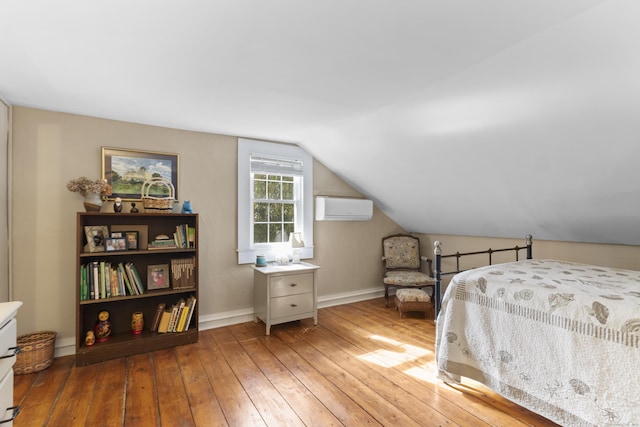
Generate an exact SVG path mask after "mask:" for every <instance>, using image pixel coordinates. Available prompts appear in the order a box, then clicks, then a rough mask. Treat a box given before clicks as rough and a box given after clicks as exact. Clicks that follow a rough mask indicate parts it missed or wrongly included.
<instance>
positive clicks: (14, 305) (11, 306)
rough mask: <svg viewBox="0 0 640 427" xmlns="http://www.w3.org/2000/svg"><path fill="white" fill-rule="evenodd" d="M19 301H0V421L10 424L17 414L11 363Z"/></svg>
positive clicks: (15, 351)
mask: <svg viewBox="0 0 640 427" xmlns="http://www.w3.org/2000/svg"><path fill="white" fill-rule="evenodd" d="M20 306H22V303H21V302H20V301H13V302H3V303H0V423H2V425H3V426H12V425H13V421H12V420H13V419H14V418H15V417H16V415H17V414H18V408H16V407H14V406H13V365H14V364H15V363H16V354H17V350H16V340H17V336H16V331H17V326H16V325H17V323H16V314H17V313H18V309H19V308H20Z"/></svg>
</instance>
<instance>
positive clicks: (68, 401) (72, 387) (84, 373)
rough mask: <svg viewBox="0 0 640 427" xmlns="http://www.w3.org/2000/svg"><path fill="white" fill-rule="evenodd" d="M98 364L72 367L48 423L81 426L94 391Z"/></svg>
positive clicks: (85, 418)
mask: <svg viewBox="0 0 640 427" xmlns="http://www.w3.org/2000/svg"><path fill="white" fill-rule="evenodd" d="M99 367H100V365H89V366H80V367H74V368H73V369H71V374H70V375H69V378H68V379H67V383H66V384H65V387H64V389H63V390H62V392H61V393H60V395H59V397H58V402H57V403H56V405H55V407H54V408H53V410H52V411H51V417H50V418H49V421H48V423H49V424H51V425H54V426H62V425H64V426H83V425H84V424H85V422H86V420H87V413H88V412H89V406H90V404H91V401H92V398H93V394H94V391H95V384H96V377H97V374H98V369H99Z"/></svg>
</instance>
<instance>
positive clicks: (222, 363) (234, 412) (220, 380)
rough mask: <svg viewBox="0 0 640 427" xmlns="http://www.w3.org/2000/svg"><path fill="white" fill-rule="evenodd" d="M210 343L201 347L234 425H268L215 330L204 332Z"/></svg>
mask: <svg viewBox="0 0 640 427" xmlns="http://www.w3.org/2000/svg"><path fill="white" fill-rule="evenodd" d="M201 335H203V336H204V337H205V341H204V343H205V344H206V345H205V346H203V347H202V348H201V349H199V350H198V351H199V354H200V358H201V360H202V365H203V366H204V368H205V371H206V373H207V376H208V377H209V381H210V382H211V384H212V385H213V390H214V393H215V394H216V396H217V398H218V402H219V403H220V407H221V408H222V412H223V413H224V416H225V418H226V420H227V422H228V423H229V425H230V426H261V425H262V426H264V425H266V424H265V422H264V421H263V420H262V417H261V416H260V413H259V412H258V410H257V409H256V407H255V406H254V405H253V402H251V399H250V398H249V396H248V395H247V393H246V392H245V390H244V388H243V386H242V384H241V383H240V381H239V380H238V378H237V377H236V375H235V374H234V372H233V370H232V369H231V367H230V366H229V363H228V361H227V360H226V359H225V357H224V355H223V354H222V352H221V351H220V348H219V347H218V343H217V342H216V339H215V329H210V330H208V331H204V332H202V333H201Z"/></svg>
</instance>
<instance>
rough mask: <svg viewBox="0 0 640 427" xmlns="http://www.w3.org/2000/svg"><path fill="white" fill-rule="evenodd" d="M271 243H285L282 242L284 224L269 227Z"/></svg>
mask: <svg viewBox="0 0 640 427" xmlns="http://www.w3.org/2000/svg"><path fill="white" fill-rule="evenodd" d="M269 241H270V242H283V241H284V240H282V224H273V223H271V227H269Z"/></svg>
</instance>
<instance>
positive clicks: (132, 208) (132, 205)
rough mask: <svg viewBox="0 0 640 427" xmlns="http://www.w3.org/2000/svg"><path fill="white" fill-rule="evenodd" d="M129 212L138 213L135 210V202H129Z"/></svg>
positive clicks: (136, 209)
mask: <svg viewBox="0 0 640 427" xmlns="http://www.w3.org/2000/svg"><path fill="white" fill-rule="evenodd" d="M129 212H131V213H138V212H140V211H139V210H138V208H136V202H131V209H130V210H129Z"/></svg>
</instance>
